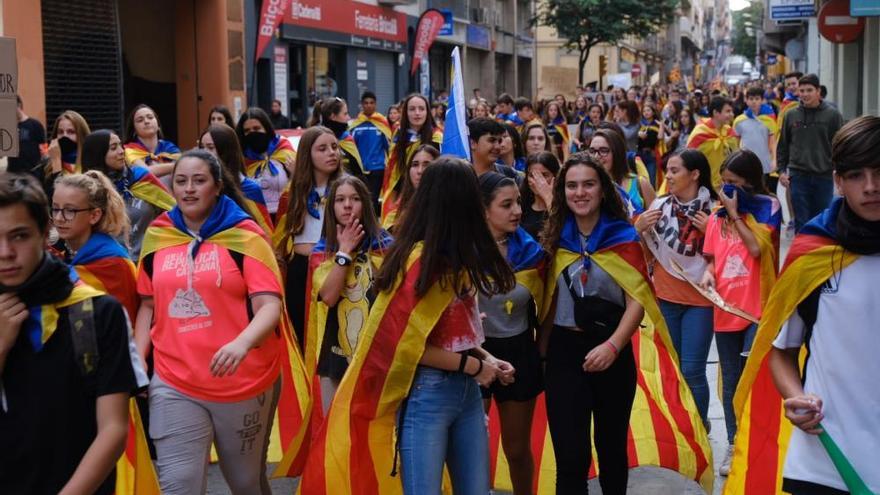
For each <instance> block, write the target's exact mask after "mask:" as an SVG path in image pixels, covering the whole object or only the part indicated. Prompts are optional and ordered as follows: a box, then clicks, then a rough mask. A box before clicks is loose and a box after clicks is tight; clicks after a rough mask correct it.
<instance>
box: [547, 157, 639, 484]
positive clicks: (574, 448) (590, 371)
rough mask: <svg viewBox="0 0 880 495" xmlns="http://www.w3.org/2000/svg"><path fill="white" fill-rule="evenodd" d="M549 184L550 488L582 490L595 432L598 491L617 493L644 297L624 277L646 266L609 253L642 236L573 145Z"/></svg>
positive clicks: (613, 190) (623, 471)
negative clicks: (553, 183)
mask: <svg viewBox="0 0 880 495" xmlns="http://www.w3.org/2000/svg"><path fill="white" fill-rule="evenodd" d="M553 192H554V198H553V207H552V209H551V213H550V218H549V220H548V222H547V225H546V226H545V228H544V232H543V236H542V239H543V240H542V244H543V245H544V248H545V249H546V250H547V251H548V252H549V253H550V255H551V259H553V262H552V265H551V269H550V270H549V272H548V277H547V279H546V284H545V287H546V291H545V299H544V305H543V308H542V313H543V315H542V316H543V318H544V324H543V326H542V333H541V350H542V352H543V353H544V356H545V358H546V368H545V377H544V383H545V388H546V394H547V395H546V397H547V418H548V423H549V426H550V434H551V436H552V439H553V451H554V453H555V455H556V492H557V493H586V492H587V477H588V470H589V465H590V461H591V457H592V449H591V447H590V446H591V445H592V444H593V442H592V440H591V437H593V438H594V439H595V445H596V453H597V456H598V458H597V461H598V465H599V483H600V484H601V486H602V493H606V494H608V495H617V494H623V493H626V485H627V479H628V470H629V465H628V464H629V463H628V458H627V431H628V429H629V418H630V411H631V409H632V405H633V400H634V399H635V391H636V364H635V358H634V356H633V349H632V345H631V344H630V340H631V338H632V336H633V334H635V333H636V331H637V330H638V328H639V324H640V323H641V321H642V317H643V316H644V314H645V309H644V306H643V302H641V301H639V300H637V299H635V298H634V297H633V296H631V295H630V294H634V293H636V292H635V291H632V289H633V288H632V287H631V286H630V285H625V284H631V283H632V282H631V280H632V275H633V274H635V273H637V272H641V273H644V272H643V271H642V270H643V269H644V258H642V257H641V256H640V255H639V256H636V255H633V256H628V259H632V260H633V261H631V263H636V264H637V265H639V266H630V265H629V264H627V263H624V265H625V266H622V265H620V264H617V263H611V262H609V256H610V257H611V258H614V257H615V256H618V255H619V254H620V253H624V252H626V251H628V250H635V252H639V251H640V249H639V247H638V237H637V235H636V233H635V231H634V230H633V228H632V226H631V225H630V223H629V216H628V215H627V212H626V210H625V209H624V205H623V202H622V201H621V199H620V195H619V194H618V192H617V187H616V186H615V185H614V182H613V181H612V180H611V177H610V176H609V175H608V173H607V172H605V169H604V168H603V167H602V165H600V164H599V163H597V162H596V161H594V160H593V159H591V158H590V157H589V155H587V154H585V153H576V154H574V155H572V156H571V157H570V158H569V159H568V161H566V163H565V165H564V166H563V167H562V170H561V171H560V172H559V177H558V179H557V182H556V186H555V187H554V191H553ZM614 253H617V254H614ZM639 254H640V253H639ZM635 278H636V279H640V280H641V279H642V277H641V276H638V275H636V276H635ZM628 281H630V282H628ZM639 285H641V286H647V281H646V280H641V281H640V282H639ZM624 287H626V290H625V289H624ZM631 291H632V292H631ZM649 292H650V290H649ZM591 421H592V423H593V431H594V432H595V433H594V434H593V435H591Z"/></svg>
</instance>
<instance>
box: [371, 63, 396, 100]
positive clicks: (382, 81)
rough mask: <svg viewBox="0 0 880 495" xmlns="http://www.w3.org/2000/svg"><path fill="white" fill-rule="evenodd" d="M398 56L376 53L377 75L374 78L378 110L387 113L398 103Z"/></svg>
mask: <svg viewBox="0 0 880 495" xmlns="http://www.w3.org/2000/svg"><path fill="white" fill-rule="evenodd" d="M396 58H397V54H395V53H388V52H376V75H375V76H374V77H373V80H374V81H375V85H376V89H375V90H374V91H375V92H376V110H377V111H379V112H381V113H385V111H387V110H388V107H389V106H391V105H392V104H393V103H395V102H396V101H397V84H395V83H396V82H397V67H396V64H395V59H396Z"/></svg>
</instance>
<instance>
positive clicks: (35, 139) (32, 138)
mask: <svg viewBox="0 0 880 495" xmlns="http://www.w3.org/2000/svg"><path fill="white" fill-rule="evenodd" d="M45 142H46V130H45V129H43V124H41V123H40V121H39V120H36V119H31V118H28V119H25V120H24V121H23V122H19V123H18V156H17V157H15V158H13V157H10V158H9V166H8V168H7V170H8V171H9V172H16V173H23V172H30V170H31V169H33V168H34V167H36V166H37V164H38V163H40V145H41V144H43V143H45Z"/></svg>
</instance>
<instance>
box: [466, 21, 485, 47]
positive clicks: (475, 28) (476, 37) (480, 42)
mask: <svg viewBox="0 0 880 495" xmlns="http://www.w3.org/2000/svg"><path fill="white" fill-rule="evenodd" d="M467 44H468V45H470V46H473V47H476V48H482V49H483V50H488V49H489V47H490V46H491V40H490V35H489V29H488V28H486V27H484V26H479V25H476V24H468V27H467Z"/></svg>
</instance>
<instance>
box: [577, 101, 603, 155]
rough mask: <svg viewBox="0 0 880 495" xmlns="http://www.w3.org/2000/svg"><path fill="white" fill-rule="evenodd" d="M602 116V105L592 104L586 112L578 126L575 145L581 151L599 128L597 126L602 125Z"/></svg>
mask: <svg viewBox="0 0 880 495" xmlns="http://www.w3.org/2000/svg"><path fill="white" fill-rule="evenodd" d="M603 114H604V110H603V108H602V105H600V104H598V103H593V104H592V105H590V107H589V109H588V110H587V114H586V116H585V117H584V119H583V120H581V121H580V124H578V135H577V143H578V146H579V148H580V150H581V151H585V150H586V147H587V145H588V143H589V142H590V138H592V137H593V133H594V132H596V129H598V128H599V124H601V123H602V115H603Z"/></svg>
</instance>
